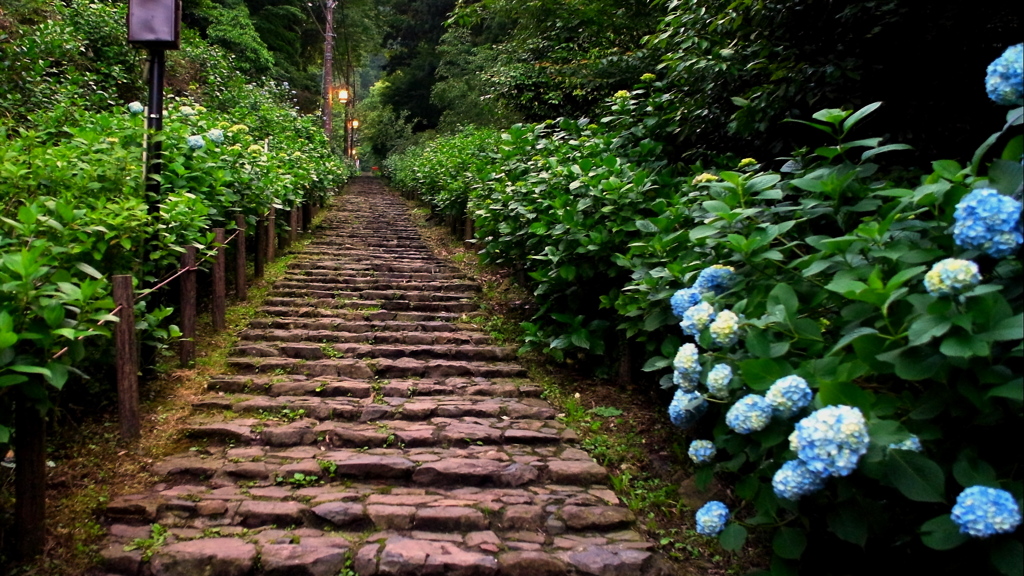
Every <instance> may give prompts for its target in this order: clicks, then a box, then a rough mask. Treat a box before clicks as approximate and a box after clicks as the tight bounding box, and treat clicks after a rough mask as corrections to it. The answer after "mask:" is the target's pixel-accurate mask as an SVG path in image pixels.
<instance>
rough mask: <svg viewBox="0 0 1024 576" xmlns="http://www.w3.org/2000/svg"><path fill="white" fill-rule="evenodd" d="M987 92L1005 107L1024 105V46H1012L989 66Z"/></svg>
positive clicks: (986, 83) (986, 82)
mask: <svg viewBox="0 0 1024 576" xmlns="http://www.w3.org/2000/svg"><path fill="white" fill-rule="evenodd" d="M986 72H987V74H986V75H985V91H986V92H988V97H989V98H991V99H992V100H994V101H995V102H996V103H997V104H1002V105H1004V106H1020V105H1021V104H1024V44H1017V45H1016V46H1010V47H1009V48H1007V49H1006V51H1005V52H1003V54H1002V56H1000V57H999V58H996V59H995V60H993V61H992V63H991V64H989V65H988V69H987V70H986Z"/></svg>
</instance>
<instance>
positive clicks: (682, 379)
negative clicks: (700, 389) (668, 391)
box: [672, 372, 698, 392]
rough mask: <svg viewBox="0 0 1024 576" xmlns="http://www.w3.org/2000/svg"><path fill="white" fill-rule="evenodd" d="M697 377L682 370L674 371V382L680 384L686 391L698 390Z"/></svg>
mask: <svg viewBox="0 0 1024 576" xmlns="http://www.w3.org/2000/svg"><path fill="white" fill-rule="evenodd" d="M697 382H698V381H697V379H696V378H694V377H691V376H689V375H686V374H682V373H680V372H673V373H672V383H673V384H675V385H676V386H678V387H679V388H680V389H681V390H683V391H684V392H696V391H697Z"/></svg>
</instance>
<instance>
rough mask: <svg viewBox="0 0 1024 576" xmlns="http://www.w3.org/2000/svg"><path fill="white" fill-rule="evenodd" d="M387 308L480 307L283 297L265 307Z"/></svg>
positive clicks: (458, 309) (459, 310)
mask: <svg viewBox="0 0 1024 576" xmlns="http://www.w3.org/2000/svg"><path fill="white" fill-rule="evenodd" d="M309 306H312V307H315V308H318V309H326V310H331V309H347V310H372V311H378V310H385V311H389V312H445V313H449V314H464V313H467V312H476V311H477V310H479V309H480V306H479V305H478V304H475V303H473V302H432V301H430V302H418V301H409V300H336V299H334V298H313V297H308V298H282V297H270V298H267V299H266V300H265V301H264V308H304V307H309Z"/></svg>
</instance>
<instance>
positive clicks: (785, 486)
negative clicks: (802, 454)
mask: <svg viewBox="0 0 1024 576" xmlns="http://www.w3.org/2000/svg"><path fill="white" fill-rule="evenodd" d="M824 487H825V478H823V477H822V476H821V475H819V474H816V473H815V472H812V471H811V469H810V468H808V467H807V464H805V463H804V462H803V461H802V460H790V461H789V462H786V463H785V464H783V465H782V468H779V470H778V472H776V473H775V476H773V477H772V489H773V490H774V491H775V495H776V496H778V497H779V498H785V499H786V500H793V501H796V500H799V499H800V497H801V496H806V495H808V494H812V493H814V492H817V491H818V490H821V489H822V488H824Z"/></svg>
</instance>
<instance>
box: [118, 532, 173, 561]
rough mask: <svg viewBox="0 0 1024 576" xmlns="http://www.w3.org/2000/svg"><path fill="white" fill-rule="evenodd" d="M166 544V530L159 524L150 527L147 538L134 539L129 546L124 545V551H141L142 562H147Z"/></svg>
mask: <svg viewBox="0 0 1024 576" xmlns="http://www.w3.org/2000/svg"><path fill="white" fill-rule="evenodd" d="M166 543H167V528H164V527H163V526H161V525H159V524H153V525H152V526H150V536H149V538H136V539H135V540H132V541H131V543H130V544H127V545H125V547H124V551H125V552H131V551H132V550H142V560H143V561H144V562H147V561H149V559H150V558H152V557H153V554H154V553H155V552H156V551H157V549H158V548H160V547H161V546H163V545H164V544H166Z"/></svg>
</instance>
